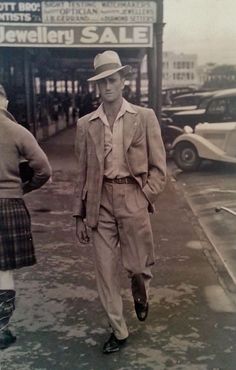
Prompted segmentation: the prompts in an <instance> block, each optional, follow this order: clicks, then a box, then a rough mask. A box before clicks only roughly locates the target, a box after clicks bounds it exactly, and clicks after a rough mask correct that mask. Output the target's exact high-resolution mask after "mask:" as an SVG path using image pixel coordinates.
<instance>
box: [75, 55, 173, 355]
mask: <svg viewBox="0 0 236 370" xmlns="http://www.w3.org/2000/svg"><path fill="white" fill-rule="evenodd" d="M94 68H95V76H93V77H91V78H90V79H89V80H88V81H96V82H97V84H98V88H99V92H100V96H101V100H102V104H101V105H100V106H99V108H98V109H97V110H96V111H95V112H93V113H90V114H88V115H86V116H84V117H82V118H81V119H79V121H78V125H77V136H76V142H75V151H76V155H77V158H78V181H77V183H76V186H75V200H74V216H75V217H76V234H77V237H78V240H79V242H80V243H88V241H89V234H88V230H87V226H89V227H90V228H91V236H92V242H93V248H94V261H95V271H96V280H97V287H98V293H99V296H100V299H101V302H102V305H103V307H104V309H105V311H106V314H107V316H108V320H109V324H110V326H111V328H112V333H111V335H110V337H109V339H108V340H107V341H106V342H105V344H104V346H103V353H106V354H107V353H112V352H117V351H119V350H120V348H121V347H122V345H123V344H124V343H125V342H126V339H127V338H128V335H129V333H128V329H127V325H126V322H125V319H124V316H123V305H122V297H121V292H120V272H119V255H121V260H122V263H123V266H124V268H125V269H126V270H127V272H128V274H129V277H130V278H131V289H132V294H133V298H134V307H135V311H136V314H137V317H138V319H139V320H140V321H144V320H145V319H146V317H147V314H148V288H149V283H150V280H151V278H152V273H151V266H152V265H153V264H154V261H155V258H154V244H153V236H152V230H151V224H150V218H149V214H148V211H150V212H153V211H154V206H153V203H154V202H155V201H156V199H157V196H158V195H159V193H160V192H161V191H162V190H163V188H164V185H165V180H166V160H165V150H164V146H163V142H162V138H161V133H160V128H159V124H158V121H157V118H156V116H155V113H154V112H153V110H152V109H147V108H142V107H139V106H135V105H132V104H130V103H128V102H127V101H126V100H125V99H124V98H123V96H122V92H123V88H124V85H125V75H126V74H127V72H128V71H129V70H130V67H129V66H127V65H126V66H122V64H121V61H120V58H119V55H118V54H117V53H116V52H114V51H111V50H107V51H105V52H103V53H101V54H98V55H97V56H96V57H95V59H94Z"/></svg>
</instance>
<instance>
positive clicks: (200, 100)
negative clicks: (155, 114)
mask: <svg viewBox="0 0 236 370" xmlns="http://www.w3.org/2000/svg"><path fill="white" fill-rule="evenodd" d="M213 94H214V92H196V93H189V94H184V95H180V96H177V97H176V98H175V99H174V100H173V102H172V105H171V106H169V107H163V108H162V113H163V114H165V115H166V116H167V117H168V118H172V117H173V115H174V114H175V113H178V112H181V113H182V112H184V111H191V112H192V111H193V110H195V109H200V108H203V107H204V108H205V105H206V104H207V102H208V101H209V100H210V99H211V98H212V96H213Z"/></svg>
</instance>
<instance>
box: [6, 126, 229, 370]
mask: <svg viewBox="0 0 236 370" xmlns="http://www.w3.org/2000/svg"><path fill="white" fill-rule="evenodd" d="M73 141H74V128H72V129H69V130H67V131H64V132H62V133H61V134H59V135H57V136H55V137H52V138H50V139H49V140H47V141H46V142H44V143H43V144H42V147H43V149H44V150H45V151H46V153H47V154H48V156H49V160H50V162H51V164H52V167H53V176H52V181H51V182H48V183H47V184H46V185H45V186H44V187H43V188H42V189H40V190H38V191H36V192H34V193H31V194H29V195H27V196H26V197H25V200H26V203H27V205H28V208H29V210H30V213H31V218H32V226H33V235H34V240H35V245H36V252H37V259H38V264H37V265H35V266H34V267H32V268H27V269H26V268H25V269H22V270H19V271H17V272H16V273H15V278H16V290H17V301H16V311H15V314H14V316H13V320H12V325H11V328H12V331H13V332H15V333H16V335H17V342H16V344H15V345H13V346H12V347H10V348H8V349H7V350H5V351H2V352H1V353H0V356H1V362H0V369H1V370H131V369H132V370H133V369H137V370H166V369H171V370H235V368H236V297H235V290H234V278H233V274H231V273H228V271H227V266H228V263H227V264H224V263H223V262H222V261H223V259H221V258H220V257H219V254H218V253H217V252H216V249H215V247H216V246H212V244H211V242H210V241H209V239H208V238H210V239H213V236H214V238H215V239H214V243H216V241H217V243H218V244H224V246H227V248H226V247H225V248H226V249H227V250H228V251H230V253H231V255H232V256H233V254H234V256H235V250H233V249H232V246H231V245H232V243H233V242H234V240H235V236H234V232H235V224H236V218H234V217H233V216H230V215H226V214H223V213H219V214H215V213H214V208H215V206H219V205H221V202H222V205H224V206H230V207H232V208H234V209H235V207H236V199H235V192H236V185H235V184H236V183H235V177H236V171H235V172H234V173H233V172H232V171H231V169H230V170H229V171H226V170H225V169H223V168H222V169H216V168H215V167H214V166H213V167H212V169H210V167H209V168H208V170H203V171H201V172H199V173H194V174H191V175H190V174H180V173H179V171H176V169H175V167H174V165H173V164H172V163H170V164H169V180H168V183H167V186H166V189H165V191H164V192H163V194H161V195H160V197H159V200H158V202H157V208H158V213H157V214H155V215H153V216H152V226H153V233H154V239H155V245H156V265H155V267H154V269H153V274H154V278H153V280H152V284H151V291H150V313H149V317H148V319H147V320H146V321H145V322H144V323H141V322H139V321H138V320H137V318H136V316H135V312H134V308H133V302H132V297H131V291H130V282H129V280H128V278H127V274H126V273H125V271H123V272H122V286H123V297H124V312H125V316H126V319H127V322H128V327H129V330H130V338H129V341H128V343H127V345H126V347H125V348H124V349H122V351H121V352H120V353H117V354H113V355H108V356H106V355H103V354H102V353H101V348H102V345H103V343H104V341H105V340H106V339H107V337H108V334H109V331H108V325H107V322H106V317H105V314H104V312H103V309H102V307H101V305H100V302H99V299H98V295H97V291H96V284H95V276H94V269H93V247H92V245H88V246H79V245H78V243H77V241H76V239H75V228H74V219H73V217H72V205H73V187H74V183H75V179H76V164H75V158H74V155H73ZM206 235H207V236H206ZM215 240H216V241H215ZM211 241H212V240H211ZM218 257H219V258H218ZM232 269H233V267H232Z"/></svg>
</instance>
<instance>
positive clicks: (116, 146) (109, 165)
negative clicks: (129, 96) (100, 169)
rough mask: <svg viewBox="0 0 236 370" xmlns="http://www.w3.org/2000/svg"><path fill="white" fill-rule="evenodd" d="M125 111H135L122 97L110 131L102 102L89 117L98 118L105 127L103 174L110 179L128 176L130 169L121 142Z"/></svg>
mask: <svg viewBox="0 0 236 370" xmlns="http://www.w3.org/2000/svg"><path fill="white" fill-rule="evenodd" d="M125 112H130V113H136V112H135V110H134V109H133V108H132V106H131V105H130V104H129V103H128V102H127V100H125V99H124V98H123V103H122V105H121V108H120V111H119V112H118V114H117V117H116V119H115V122H114V125H113V130H112V131H111V128H110V125H109V122H108V119H107V116H106V114H105V112H104V109H103V104H101V105H100V106H99V107H98V109H97V110H96V111H95V112H94V114H93V115H92V117H91V120H92V119H95V118H100V119H101V121H102V122H103V124H104V127H105V142H104V176H106V177H108V178H110V179H114V178H116V177H117V178H120V177H126V176H130V171H129V169H128V166H127V163H126V160H125V154H124V143H123V129H124V114H125Z"/></svg>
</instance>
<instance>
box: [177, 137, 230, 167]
mask: <svg viewBox="0 0 236 370" xmlns="http://www.w3.org/2000/svg"><path fill="white" fill-rule="evenodd" d="M181 142H188V143H191V144H192V145H193V146H194V147H195V148H196V150H197V153H198V156H199V157H200V158H205V159H211V160H218V161H224V160H227V159H226V158H229V157H227V156H226V155H225V152H224V151H223V150H222V149H220V148H218V147H217V146H215V145H214V144H212V143H211V142H210V141H209V140H207V139H205V138H203V137H202V136H199V135H197V134H194V133H189V134H188V133H186V134H183V135H180V136H178V137H177V138H176V139H175V140H174V142H173V146H172V147H173V150H174V149H175V147H176V145H177V144H179V143H181Z"/></svg>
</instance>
